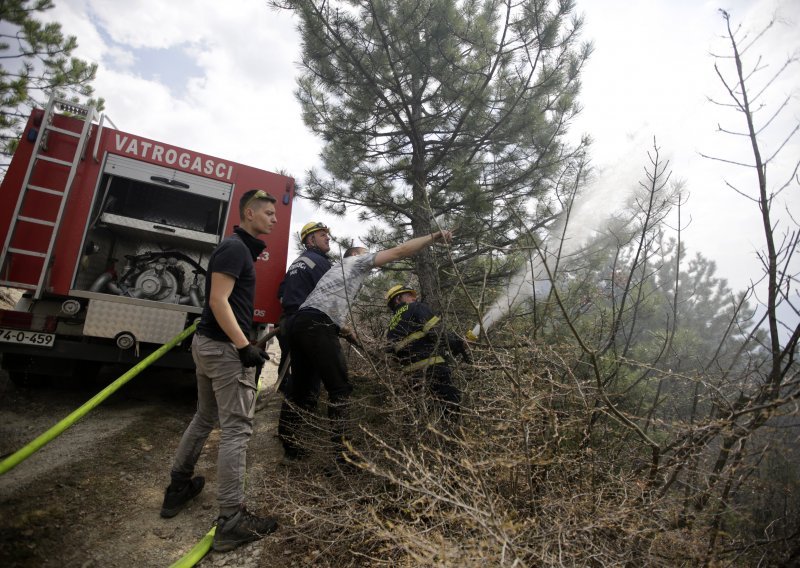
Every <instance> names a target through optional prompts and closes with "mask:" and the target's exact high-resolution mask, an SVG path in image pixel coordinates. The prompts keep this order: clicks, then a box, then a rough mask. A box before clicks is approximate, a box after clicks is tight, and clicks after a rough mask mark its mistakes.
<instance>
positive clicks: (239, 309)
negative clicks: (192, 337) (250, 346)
mask: <svg viewBox="0 0 800 568" xmlns="http://www.w3.org/2000/svg"><path fill="white" fill-rule="evenodd" d="M265 246H266V245H265V244H264V242H263V241H261V240H259V239H257V238H255V237H253V236H252V235H250V234H249V233H248V232H246V231H244V230H243V229H241V228H239V227H236V228H235V229H234V234H233V235H231V236H229V237H226V238H225V239H224V240H223V241H222V242H221V243H220V244H219V246H218V247H217V248H216V249H214V252H212V253H211V257H210V258H209V259H208V270H207V272H206V301H205V304H204V305H203V313H202V315H201V316H200V323H199V324H197V333H199V334H200V335H203V336H205V337H210V338H211V339H216V340H217V341H230V340H231V339H230V337H228V336H227V335H226V334H225V332H224V331H222V328H221V327H220V326H219V323H217V318H216V317H214V313H213V312H212V311H211V307H210V306H209V304H208V299H209V297H210V295H211V274H212V273H214V272H221V273H223V274H227V275H229V276H232V277H233V278H235V279H236V282H235V283H234V285H233V290H232V291H231V295H230V296H229V297H228V303H229V304H230V306H231V309H232V310H233V315H234V317H235V318H236V323H238V324H239V327H240V328H241V330H242V332H243V333H244V335H245V337H250V327H251V325H252V324H253V301H254V299H255V293H256V267H255V260H256V258H258V255H259V254H261V251H263V250H264V247H265Z"/></svg>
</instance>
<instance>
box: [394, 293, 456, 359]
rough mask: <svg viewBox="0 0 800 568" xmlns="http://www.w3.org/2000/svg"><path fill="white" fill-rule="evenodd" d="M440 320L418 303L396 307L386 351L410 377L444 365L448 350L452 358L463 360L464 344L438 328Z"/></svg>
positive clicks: (427, 308) (453, 335) (451, 334)
mask: <svg viewBox="0 0 800 568" xmlns="http://www.w3.org/2000/svg"><path fill="white" fill-rule="evenodd" d="M439 321H440V319H439V316H436V315H434V313H433V312H432V311H431V309H430V308H429V307H428V306H426V305H425V304H423V303H421V302H411V303H408V304H402V305H401V306H399V307H398V308H397V309H396V310H395V312H394V315H392V319H391V320H390V321H389V330H388V331H387V333H386V338H387V339H388V340H389V343H390V347H389V351H391V352H393V353H394V354H395V355H397V357H398V358H399V359H400V362H401V363H402V364H403V372H405V373H413V372H416V371H420V370H422V369H425V368H427V367H429V366H431V365H440V364H443V363H446V360H445V358H444V356H443V355H444V354H446V353H447V348H449V349H450V351H451V352H453V353H454V354H462V355H463V356H466V351H467V347H466V344H465V343H464V341H463V340H462V339H461V338H459V337H458V336H456V335H455V334H453V333H449V332H442V329H441V326H439V327H438V328H437V324H438V323H439Z"/></svg>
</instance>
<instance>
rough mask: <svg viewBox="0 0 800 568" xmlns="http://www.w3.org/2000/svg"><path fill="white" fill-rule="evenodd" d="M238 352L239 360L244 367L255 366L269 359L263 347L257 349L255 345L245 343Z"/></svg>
mask: <svg viewBox="0 0 800 568" xmlns="http://www.w3.org/2000/svg"><path fill="white" fill-rule="evenodd" d="M237 351H238V352H239V360H240V361H241V362H242V365H244V366H245V367H256V366H258V365H262V364H263V363H264V361H269V355H267V352H266V351H264V350H263V349H259V348H258V347H256V346H255V345H245V346H244V347H242V348H241V349H237Z"/></svg>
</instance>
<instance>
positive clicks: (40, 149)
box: [0, 96, 96, 299]
mask: <svg viewBox="0 0 800 568" xmlns="http://www.w3.org/2000/svg"><path fill="white" fill-rule="evenodd" d="M56 107H59V108H61V109H64V110H67V111H68V112H70V113H72V114H74V115H82V116H83V117H84V123H83V128H82V129H81V132H75V131H72V130H67V129H64V128H59V127H57V126H55V125H54V124H53V117H54V115H55V114H56ZM95 118H96V112H95V106H94V105H89V106H86V105H80V104H76V103H73V102H70V101H66V100H63V99H59V98H57V97H55V96H51V97H50V100H49V101H48V102H47V106H46V107H45V110H44V115H43V116H42V122H41V125H40V127H39V132H38V133H37V136H36V143H35V144H34V147H33V153H32V155H31V159H30V162H28V170H27V172H26V173H25V177H24V178H23V181H22V189H21V191H20V194H19V198H18V199H17V205H16V208H15V209H14V213H13V215H12V217H11V224H10V226H9V228H8V233H7V235H6V242H5V245H4V246H3V252H2V255H0V275H8V269H9V266H7V265H9V264H10V262H11V259H12V258H13V256H12V255H23V256H31V257H38V258H41V259H43V260H42V267H41V271H40V273H39V277H38V282H37V283H36V284H31V283H30V282H13V281H9V280H6V279H5V278H4V279H3V280H0V284H3V285H5V286H9V287H12V288H23V289H27V290H33V291H34V293H33V297H34V298H35V299H39V298H41V296H42V292H43V290H44V284H45V279H46V276H47V272H48V270H49V268H50V261H51V258H52V255H53V248H54V247H55V243H56V236H57V235H58V229H59V226H60V225H61V218H62V216H63V214H64V208H65V207H66V204H67V198H68V197H69V192H70V189H71V188H72V182H73V180H74V179H75V173H76V172H77V170H78V166H79V165H80V162H81V160H82V159H83V152H84V147H85V145H86V141H87V140H88V138H89V133H90V132H91V128H92V123H93V121H94V120H95ZM51 136H68V137H72V138H76V139H77V143H76V144H75V153H74V154H73V156H72V160H71V161H69V160H61V159H58V158H54V157H52V156H48V155H46V154H45V153H44V152H46V151H47V144H48V141H49V139H50V137H51ZM41 162H50V163H53V164H57V165H58V166H61V167H64V168H69V174H68V175H67V181H66V183H65V186H64V187H42V186H38V185H33V184H31V183H30V180H31V177H32V176H33V174H34V172H35V171H36V168H37V166H38V165H40V164H41ZM31 192H40V193H46V194H49V195H53V196H56V197H58V198H59V204H58V213H57V214H56V218H55V221H51V220H48V219H41V218H37V217H33V216H31V215H22V214H21V212H22V211H23V208H24V205H25V200H26V198H27V197H28V196H29V195H30V194H31ZM23 223H33V224H35V225H38V226H41V227H45V228H46V229H44V230H48V229H49V230H50V231H51V232H50V238H49V240H48V245H47V249H46V250H43V251H41V250H28V249H25V248H20V247H14V246H12V244H13V242H14V236H15V234H16V233H17V229H19V228H20V226H21V225H22V224H23Z"/></svg>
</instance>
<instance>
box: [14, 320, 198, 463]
mask: <svg viewBox="0 0 800 568" xmlns="http://www.w3.org/2000/svg"><path fill="white" fill-rule="evenodd" d="M195 329H197V322H195V323H193V324H192V325H190V326H189V327H187V328H186V329H184V330H183V331H182V332H180V333H179V334H178V335H176V336H175V337H173V338H172V339H170V340H169V341H168V342H167V343H165V344H164V345H162V346H161V347H159V348H158V349H157V350H156V351H154V352H153V353H151V354H150V355H149V356H147V357H146V358H145V359H143V360H142V361H141V362H139V363H137V364H136V365H135V366H134V367H132V368H131V369H130V370H129V371H128V372H127V373H125V374H124V375H122V376H121V377H119V378H118V379H117V380H116V381H114V382H113V383H111V384H110V385H108V386H107V387H106V388H104V389H103V390H101V391H100V392H99V393H97V394H96V395H94V396H93V397H92V398H90V399H89V400H88V401H86V402H85V403H84V404H83V406H81V407H80V408H78V409H77V410H75V411H73V412H72V414H70V415H69V416H67V417H66V418H64V419H63V420H61V422H59V423H58V424H56V425H55V426H53V427H52V428H50V429H49V430H47V431H46V432H44V433H43V434H41V435H40V436H39V437H38V438H36V439H35V440H33V441H32V442H30V443H29V444H28V445H26V446H25V447H23V448H22V449H20V450H18V451H16V452H14V453H13V454H11V455H10V456H8V457H7V458H6V459H4V460H3V461H2V462H0V475H3V474H5V473H7V472H9V471H10V470H12V469H13V468H15V467H16V466H18V465H19V464H20V463H22V462H23V461H25V460H26V459H28V458H29V457H31V456H32V455H33V454H34V453H35V452H37V451H38V450H40V449H41V448H42V447H43V446H44V445H45V444H47V443H49V442H51V441H53V440H54V439H55V438H57V437H58V436H60V435H61V434H62V433H63V432H64V430H66V429H67V428H69V427H70V426H72V425H73V424H75V423H76V422H77V421H78V420H80V419H81V418H83V417H84V416H85V415H86V414H87V413H88V412H89V411H90V410H92V409H93V408H94V407H96V406H97V405H98V404H100V403H101V402H103V401H104V400H105V399H107V398H108V397H109V396H111V395H112V394H113V393H115V392H116V391H117V390H119V388H120V387H122V385H124V384H125V383H127V382H128V381H130V380H131V379H132V378H133V377H135V376H136V375H138V374H139V373H141V372H142V371H143V370H144V369H145V368H147V367H148V366H149V365H150V364H151V363H153V361H155V360H157V359H159V358H160V357H162V356H163V355H164V354H165V353H166V352H167V351H169V350H170V349H172V348H173V347H175V346H176V345H177V344H178V343H180V342H181V341H183V340H184V339H186V338H187V337H189V336H190V335H191V334H193V333H194V331H195Z"/></svg>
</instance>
